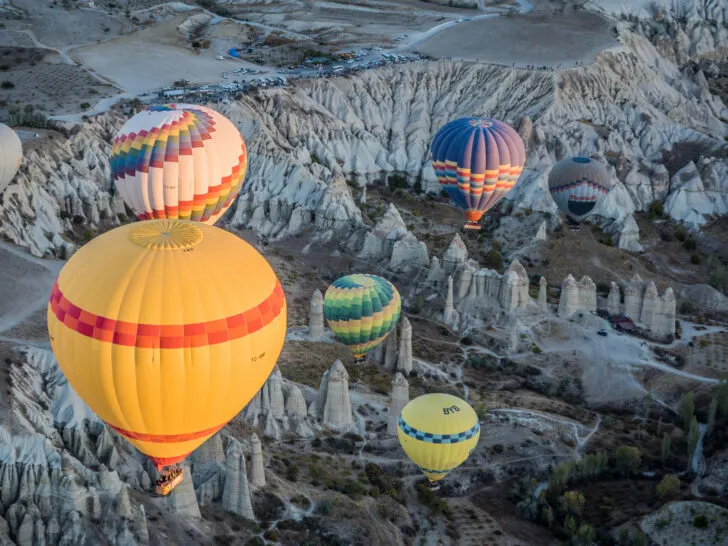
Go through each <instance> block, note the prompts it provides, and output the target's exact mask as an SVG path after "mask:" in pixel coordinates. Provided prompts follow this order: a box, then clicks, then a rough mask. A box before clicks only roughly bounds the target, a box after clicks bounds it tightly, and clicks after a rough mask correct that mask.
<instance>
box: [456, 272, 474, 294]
mask: <svg viewBox="0 0 728 546" xmlns="http://www.w3.org/2000/svg"><path fill="white" fill-rule="evenodd" d="M469 265H470V264H468V266H469ZM468 266H465V267H464V268H463V269H462V270H461V271H460V283H459V284H458V301H461V300H462V299H463V298H464V297H465V296H467V294H468V290H470V285H471V283H472V282H473V270H472V269H471V268H470V267H468Z"/></svg>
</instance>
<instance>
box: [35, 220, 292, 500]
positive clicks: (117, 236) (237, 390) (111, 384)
mask: <svg viewBox="0 0 728 546" xmlns="http://www.w3.org/2000/svg"><path fill="white" fill-rule="evenodd" d="M48 331H49V334H50V340H51V346H52V348H53V352H54V354H55V356H56V359H57V361H58V364H59V366H60V368H61V370H62V371H63V373H64V375H65V376H66V378H67V379H68V381H69V383H70V384H71V386H72V387H73V389H74V390H75V391H76V392H77V393H78V394H79V396H80V397H81V398H82V399H83V400H84V401H85V402H86V404H88V406H89V407H90V408H91V409H92V410H93V411H94V412H95V413H96V414H97V415H98V416H99V417H100V418H101V419H102V420H103V421H104V422H106V424H107V425H108V426H109V427H111V428H112V429H114V430H115V431H116V432H118V433H119V434H120V435H121V436H123V437H124V438H126V439H127V440H128V441H129V442H131V443H132V444H133V445H134V446H135V447H136V448H137V449H139V451H141V452H143V453H145V454H146V455H147V456H148V457H149V458H150V459H151V460H152V462H153V463H154V465H155V466H156V467H157V469H158V470H159V471H160V472H162V469H163V468H164V467H165V466H171V465H175V464H176V463H178V462H180V461H181V460H183V459H184V458H185V457H187V455H189V454H190V453H191V452H192V451H193V450H194V449H195V448H197V447H198V446H199V445H200V444H202V443H203V442H204V441H205V440H207V439H208V438H209V437H210V436H212V435H213V434H214V433H215V432H217V431H218V430H219V429H220V428H222V427H223V426H224V425H225V424H226V423H227V422H228V421H229V420H230V419H232V418H233V417H234V416H235V415H236V414H237V413H238V412H239V411H240V410H241V409H242V408H243V407H244V406H245V405H246V404H247V403H248V402H249V401H250V400H251V399H252V397H253V396H254V395H255V393H257V392H258V391H259V390H260V388H261V387H262V386H263V384H264V383H265V381H266V379H267V378H268V376H269V375H270V373H271V371H272V370H273V367H274V365H275V362H276V360H277V358H278V355H279V354H280V351H281V348H282V347H283V341H284V338H285V333H286V300H285V296H284V294H283V289H282V287H281V284H280V282H279V281H278V278H277V277H276V275H275V273H274V272H273V269H272V268H271V267H270V265H269V264H268V262H266V260H265V258H264V257H263V256H262V255H261V254H259V253H258V252H257V251H256V250H255V249H254V248H253V247H252V246H250V245H249V244H248V243H246V242H245V241H243V240H242V239H239V238H238V237H235V236H234V235H233V234H231V233H228V232H227V231H224V230H222V229H219V228H215V227H212V226H207V225H205V224H201V223H198V222H192V221H185V220H148V221H142V222H139V223H133V224H129V225H125V226H121V227H119V228H116V229H113V230H111V231H109V232H107V233H105V234H103V235H101V236H99V237H97V238H96V239H94V240H92V241H91V242H89V243H88V244H86V245H84V246H83V247H82V248H80V249H79V250H78V251H77V252H76V254H74V255H73V257H71V259H70V260H68V262H67V263H66V265H65V266H64V267H63V269H62V270H61V272H60V274H59V276H58V279H57V280H56V283H55V285H54V286H53V292H52V294H51V299H50V304H49V306H48ZM181 478H182V473H181V469H179V468H173V469H172V471H171V472H170V473H169V474H166V476H165V478H164V479H162V480H160V481H159V482H158V483H157V486H158V487H157V491H158V492H160V493H162V494H167V493H168V492H169V491H170V490H171V489H172V487H174V485H176V483H178V482H179V481H180V480H181Z"/></svg>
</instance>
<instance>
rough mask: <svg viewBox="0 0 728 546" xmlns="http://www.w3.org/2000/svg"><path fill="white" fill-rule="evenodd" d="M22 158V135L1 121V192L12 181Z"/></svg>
mask: <svg viewBox="0 0 728 546" xmlns="http://www.w3.org/2000/svg"><path fill="white" fill-rule="evenodd" d="M22 160H23V145H22V143H21V142H20V137H18V134H17V133H16V132H15V131H13V130H12V129H11V128H10V127H8V126H7V125H3V124H2V123H0V193H2V192H3V190H4V189H5V188H7V187H8V185H9V184H10V182H12V180H13V178H14V177H15V174H16V173H17V172H18V169H19V168H20V162H21V161H22Z"/></svg>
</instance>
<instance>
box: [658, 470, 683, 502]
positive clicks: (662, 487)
mask: <svg viewBox="0 0 728 546" xmlns="http://www.w3.org/2000/svg"><path fill="white" fill-rule="evenodd" d="M679 489H680V478H678V477H677V476H676V475H675V474H668V475H666V476H665V477H664V478H662V480H661V481H660V483H658V484H657V489H656V492H657V496H658V497H660V498H663V497H667V496H668V495H672V494H673V493H676V492H677V491H678V490H679Z"/></svg>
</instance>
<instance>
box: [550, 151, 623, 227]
mask: <svg viewBox="0 0 728 546" xmlns="http://www.w3.org/2000/svg"><path fill="white" fill-rule="evenodd" d="M611 189H612V181H611V179H610V177H609V173H608V172H607V169H606V168H605V167H604V165H602V164H601V163H599V162H598V161H594V160H593V159H589V158H588V157H568V158H565V159H562V160H561V161H559V162H558V163H557V164H556V165H554V167H553V168H552V169H551V172H550V173H549V192H550V193H551V197H552V198H553V200H554V202H555V203H556V206H558V207H559V210H561V212H563V213H564V214H566V215H567V216H568V217H569V218H571V219H572V220H574V221H576V222H580V221H582V220H584V219H585V218H586V217H587V216H589V215H590V214H592V213H593V212H594V211H595V210H596V209H597V206H598V205H599V203H600V202H601V201H602V200H603V199H604V197H606V196H607V194H609V191H610V190H611Z"/></svg>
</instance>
